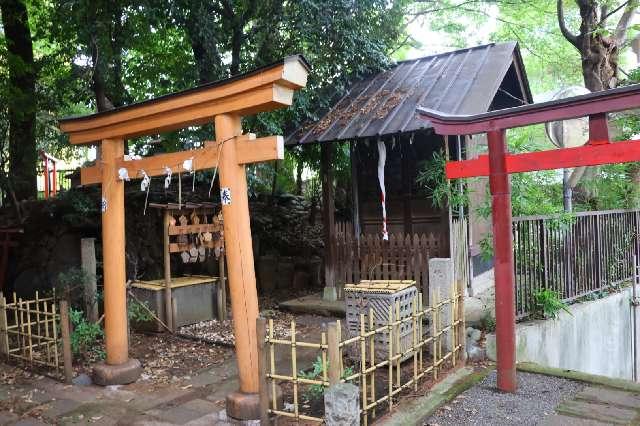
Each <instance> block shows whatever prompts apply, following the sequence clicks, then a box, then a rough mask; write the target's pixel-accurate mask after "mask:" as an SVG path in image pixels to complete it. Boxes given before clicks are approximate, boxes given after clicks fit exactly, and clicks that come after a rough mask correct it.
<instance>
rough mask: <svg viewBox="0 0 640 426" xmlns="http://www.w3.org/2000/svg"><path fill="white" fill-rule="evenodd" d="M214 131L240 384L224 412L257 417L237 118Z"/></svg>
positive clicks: (253, 303)
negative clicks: (218, 162)
mask: <svg viewBox="0 0 640 426" xmlns="http://www.w3.org/2000/svg"><path fill="white" fill-rule="evenodd" d="M215 132H216V142H217V143H218V144H222V147H221V148H220V165H219V167H218V173H219V175H220V192H221V201H222V215H223V218H224V237H225V250H226V258H227V267H228V268H229V290H230V292H231V310H232V312H233V329H234V335H235V338H236V356H237V362H238V376H239V382H240V392H239V393H238V392H236V393H233V394H230V395H229V396H228V397H227V412H228V413H229V415H231V416H232V417H235V418H240V419H242V418H256V417H258V416H255V414H259V413H255V411H258V410H259V401H258V391H259V385H258V375H257V374H256V372H257V371H258V345H257V342H256V319H257V318H258V293H257V291H256V274H255V270H254V261H253V247H252V245H251V223H250V221H249V199H248V190H247V177H246V173H245V165H244V164H239V161H238V157H237V152H236V143H235V140H233V138H234V137H235V136H239V135H241V134H242V128H241V123H240V117H239V116H237V115H229V114H221V115H217V116H216V117H215ZM247 394H252V395H253V396H251V395H247ZM252 410H253V412H252ZM251 416H253V417H251Z"/></svg>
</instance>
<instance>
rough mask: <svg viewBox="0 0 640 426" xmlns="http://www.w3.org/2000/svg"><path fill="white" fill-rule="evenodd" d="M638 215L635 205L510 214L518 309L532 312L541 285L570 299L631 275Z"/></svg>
mask: <svg viewBox="0 0 640 426" xmlns="http://www.w3.org/2000/svg"><path fill="white" fill-rule="evenodd" d="M639 219H640V211H639V210H610V211H600V212H580V213H575V214H560V215H551V216H527V217H518V218H514V219H513V235H514V256H515V278H516V290H517V291H516V314H517V315H518V316H519V317H521V318H522V317H526V316H528V315H530V314H531V313H532V312H533V311H534V310H535V295H536V293H537V292H538V291H540V290H542V289H551V290H554V291H557V292H558V293H559V295H560V297H561V298H562V299H563V300H564V301H566V302H571V301H573V300H575V299H577V298H580V297H584V296H587V295H589V294H591V293H595V292H599V291H602V290H606V289H609V288H611V287H615V286H618V285H620V284H621V283H623V282H625V281H628V280H630V279H631V278H632V276H633V255H634V254H638V247H639V245H638V229H639V226H638V225H639V223H640V221H639Z"/></svg>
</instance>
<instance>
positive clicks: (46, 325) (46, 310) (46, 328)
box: [42, 302, 51, 362]
mask: <svg viewBox="0 0 640 426" xmlns="http://www.w3.org/2000/svg"><path fill="white" fill-rule="evenodd" d="M42 308H43V309H44V335H45V338H46V339H47V362H51V342H50V341H49V305H48V304H47V302H44V306H43V307H42Z"/></svg>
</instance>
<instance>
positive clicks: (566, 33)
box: [556, 0, 578, 49]
mask: <svg viewBox="0 0 640 426" xmlns="http://www.w3.org/2000/svg"><path fill="white" fill-rule="evenodd" d="M556 8H557V11H558V26H559V27H560V32H561V33H562V35H563V36H564V38H566V39H567V40H568V41H569V43H571V44H573V45H574V46H575V47H576V48H577V49H578V36H576V35H575V34H573V33H572V32H571V31H569V29H568V28H567V24H566V22H565V21H564V7H563V4H562V0H557V3H556Z"/></svg>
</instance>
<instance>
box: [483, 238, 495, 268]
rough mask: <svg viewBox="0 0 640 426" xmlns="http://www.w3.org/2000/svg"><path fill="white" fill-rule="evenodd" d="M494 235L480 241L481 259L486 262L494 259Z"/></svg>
mask: <svg viewBox="0 0 640 426" xmlns="http://www.w3.org/2000/svg"><path fill="white" fill-rule="evenodd" d="M493 254H494V253H493V235H491V234H489V235H487V236H486V237H484V238H483V239H481V240H480V257H481V258H482V260H484V261H485V262H489V261H490V260H491V259H493Z"/></svg>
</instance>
